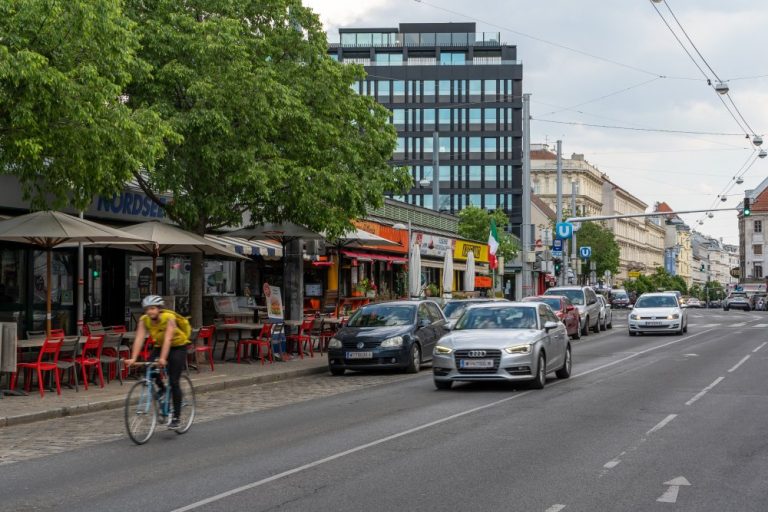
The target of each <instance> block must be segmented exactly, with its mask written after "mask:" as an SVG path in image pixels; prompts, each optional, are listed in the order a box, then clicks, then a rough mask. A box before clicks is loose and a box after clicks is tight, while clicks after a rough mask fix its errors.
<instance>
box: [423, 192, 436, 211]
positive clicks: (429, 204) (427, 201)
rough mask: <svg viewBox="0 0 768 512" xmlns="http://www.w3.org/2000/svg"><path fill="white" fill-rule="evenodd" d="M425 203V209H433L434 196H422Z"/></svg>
mask: <svg viewBox="0 0 768 512" xmlns="http://www.w3.org/2000/svg"><path fill="white" fill-rule="evenodd" d="M421 197H422V199H423V201H424V204H423V206H424V208H432V204H433V203H432V194H424V195H423V196H421Z"/></svg>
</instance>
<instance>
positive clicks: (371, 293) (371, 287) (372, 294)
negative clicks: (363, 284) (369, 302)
mask: <svg viewBox="0 0 768 512" xmlns="http://www.w3.org/2000/svg"><path fill="white" fill-rule="evenodd" d="M378 291H379V289H378V287H377V286H376V283H374V282H373V281H370V282H369V283H368V289H367V290H365V296H366V297H368V298H369V299H375V298H376V293H377V292H378Z"/></svg>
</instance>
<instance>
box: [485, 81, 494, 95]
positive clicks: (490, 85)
mask: <svg viewBox="0 0 768 512" xmlns="http://www.w3.org/2000/svg"><path fill="white" fill-rule="evenodd" d="M485 94H486V95H489V94H496V80H485Z"/></svg>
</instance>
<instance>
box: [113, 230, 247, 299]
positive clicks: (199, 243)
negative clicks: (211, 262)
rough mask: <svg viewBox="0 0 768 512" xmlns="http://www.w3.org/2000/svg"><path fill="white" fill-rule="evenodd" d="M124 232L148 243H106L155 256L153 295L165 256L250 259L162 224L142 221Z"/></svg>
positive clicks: (204, 239)
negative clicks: (184, 255) (182, 255)
mask: <svg viewBox="0 0 768 512" xmlns="http://www.w3.org/2000/svg"><path fill="white" fill-rule="evenodd" d="M122 231H124V232H126V233H128V234H130V235H133V236H135V237H136V238H140V239H142V240H146V242H145V243H139V244H134V243H128V244H125V243H116V244H105V246H106V247H114V248H117V249H126V250H129V251H136V252H142V253H144V254H147V255H149V256H152V293H157V258H159V257H160V256H163V255H165V254H196V253H201V254H203V255H204V256H223V257H226V258H234V259H247V258H246V257H245V256H243V255H241V254H239V253H237V252H235V251H233V250H231V249H229V248H227V247H225V246H223V245H220V244H218V243H216V242H214V241H211V240H208V239H207V238H204V237H202V236H200V235H197V234H195V233H191V232H189V231H185V230H183V229H181V228H178V227H176V226H172V225H170V224H166V223H164V222H159V221H156V220H155V221H150V222H142V223H141V224H134V225H132V226H128V227H126V228H123V229H122Z"/></svg>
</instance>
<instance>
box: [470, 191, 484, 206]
mask: <svg viewBox="0 0 768 512" xmlns="http://www.w3.org/2000/svg"><path fill="white" fill-rule="evenodd" d="M468 201H469V202H468V203H467V205H472V206H477V207H478V208H480V207H482V204H481V203H480V194H469V196H468Z"/></svg>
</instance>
